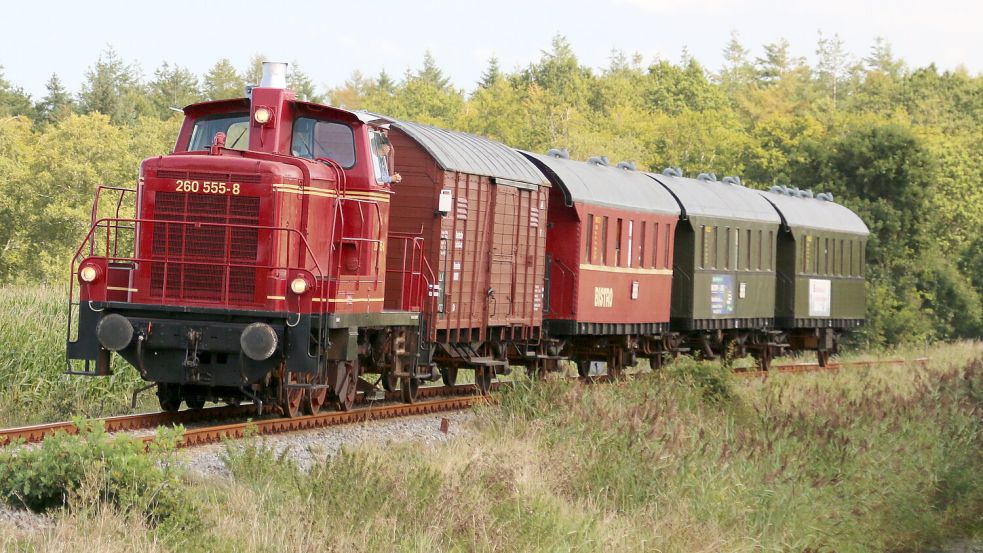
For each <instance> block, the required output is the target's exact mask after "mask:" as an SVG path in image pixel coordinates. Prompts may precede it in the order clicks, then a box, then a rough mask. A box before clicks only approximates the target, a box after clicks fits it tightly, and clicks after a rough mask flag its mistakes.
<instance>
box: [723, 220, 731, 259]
mask: <svg viewBox="0 0 983 553" xmlns="http://www.w3.org/2000/svg"><path fill="white" fill-rule="evenodd" d="M724 233H726V236H724V269H730V268H731V267H730V245H731V239H730V227H724Z"/></svg>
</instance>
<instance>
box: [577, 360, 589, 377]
mask: <svg viewBox="0 0 983 553" xmlns="http://www.w3.org/2000/svg"><path fill="white" fill-rule="evenodd" d="M577 374H578V375H580V378H587V377H588V376H590V361H577Z"/></svg>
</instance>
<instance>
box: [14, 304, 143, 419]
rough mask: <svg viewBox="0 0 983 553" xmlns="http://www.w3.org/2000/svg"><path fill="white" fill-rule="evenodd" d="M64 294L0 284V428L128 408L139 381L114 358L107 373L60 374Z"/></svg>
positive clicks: (131, 370) (99, 414)
mask: <svg viewBox="0 0 983 553" xmlns="http://www.w3.org/2000/svg"><path fill="white" fill-rule="evenodd" d="M66 298H67V292H66V291H65V290H63V289H62V288H51V287H40V288H16V287H0V305H3V312H2V313H0V426H11V425H15V424H28V423H34V422H47V421H54V420H65V419H66V418H70V417H72V416H87V417H96V416H104V415H114V414H120V413H125V412H129V401H130V394H131V393H132V391H133V390H134V389H135V388H136V386H138V385H139V383H140V382H141V381H140V379H139V377H138V375H137V373H136V371H135V370H133V369H132V368H129V367H126V366H124V364H122V363H120V362H118V361H119V360H117V362H116V363H114V369H115V370H116V374H115V375H113V376H111V377H102V378H90V377H79V376H70V375H66V374H64V372H65V369H66V362H65V338H66V329H67V324H66V321H67V314H68V307H67V299H66ZM150 395H152V394H150ZM150 399H153V398H149V397H148V396H147V395H144V397H143V400H144V403H143V404H142V407H143V408H148V407H151V405H153V406H155V405H156V401H148V400H150Z"/></svg>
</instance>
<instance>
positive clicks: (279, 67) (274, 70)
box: [259, 61, 287, 88]
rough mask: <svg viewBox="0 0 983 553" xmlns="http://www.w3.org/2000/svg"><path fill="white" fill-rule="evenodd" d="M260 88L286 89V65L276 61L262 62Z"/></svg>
mask: <svg viewBox="0 0 983 553" xmlns="http://www.w3.org/2000/svg"><path fill="white" fill-rule="evenodd" d="M259 86H260V87H262V88H287V64H286V63H283V62H278V61H264V62H263V80H262V81H260V83H259Z"/></svg>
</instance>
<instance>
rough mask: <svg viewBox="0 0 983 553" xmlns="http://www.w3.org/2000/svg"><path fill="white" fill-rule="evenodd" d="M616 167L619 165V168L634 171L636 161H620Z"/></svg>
mask: <svg viewBox="0 0 983 553" xmlns="http://www.w3.org/2000/svg"><path fill="white" fill-rule="evenodd" d="M615 167H617V168H618V169H624V170H625V171H634V170H635V162H634V161H619V162H618V164H617V165H615Z"/></svg>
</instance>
